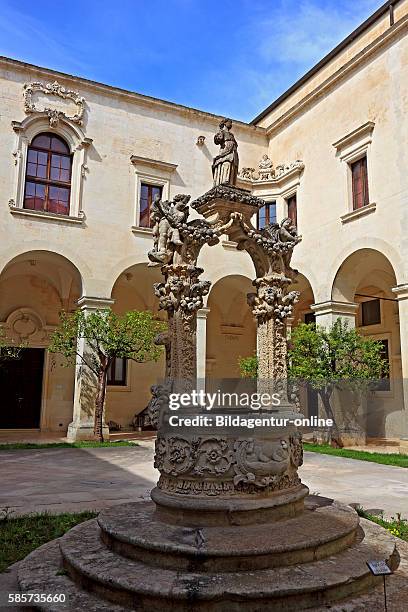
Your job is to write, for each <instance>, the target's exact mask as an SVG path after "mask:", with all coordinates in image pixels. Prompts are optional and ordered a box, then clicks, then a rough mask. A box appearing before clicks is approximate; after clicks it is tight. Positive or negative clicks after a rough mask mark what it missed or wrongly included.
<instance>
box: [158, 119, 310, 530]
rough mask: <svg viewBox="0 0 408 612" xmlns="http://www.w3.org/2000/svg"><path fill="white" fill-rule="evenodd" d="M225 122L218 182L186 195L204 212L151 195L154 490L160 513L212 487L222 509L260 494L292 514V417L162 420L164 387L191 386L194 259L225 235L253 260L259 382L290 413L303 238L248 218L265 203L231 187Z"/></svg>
mask: <svg viewBox="0 0 408 612" xmlns="http://www.w3.org/2000/svg"><path fill="white" fill-rule="evenodd" d="M230 130H231V122H230V121H229V120H225V121H222V122H221V124H220V132H218V133H217V134H216V136H215V138H214V140H215V142H216V143H217V144H220V146H221V152H220V154H219V155H217V156H216V157H215V159H214V164H213V174H214V179H215V183H216V184H215V186H214V187H213V188H212V189H211V190H210V191H208V192H207V193H205V194H204V195H203V196H201V197H200V198H198V199H197V200H196V201H195V202H193V203H192V208H194V209H195V210H196V211H197V212H198V213H200V214H201V215H203V216H204V219H202V218H200V219H193V220H191V221H188V216H189V207H188V201H189V196H182V195H177V196H176V197H175V198H174V201H173V202H161V201H160V200H157V201H156V202H155V203H154V207H153V214H154V220H155V226H154V230H153V233H154V236H155V242H154V248H153V249H152V250H151V251H150V252H149V254H148V256H149V259H150V261H151V262H152V264H153V265H154V264H156V265H157V264H163V265H162V268H161V269H162V273H163V276H164V282H163V283H158V284H156V285H155V287H154V289H155V293H156V295H157V296H158V298H159V301H160V307H161V308H163V309H165V310H167V312H168V318H169V344H170V356H171V358H170V367H169V369H168V372H167V383H166V384H165V385H159V386H156V387H154V388H153V395H154V397H153V400H152V402H151V404H150V412H151V419H152V421H153V423H155V424H156V426H158V427H159V432H158V437H157V444H156V457H155V466H156V467H157V468H158V469H159V471H160V473H161V476H160V479H159V482H158V486H157V488H156V489H155V490H154V491H153V493H152V498H153V499H154V501H155V502H156V503H157V504H158V505H159V506H160V512H162V513H165V512H167V513H168V512H171V513H172V514H175V513H177V512H178V511H179V510H180V509H181V508H183V509H184V511H186V509H187V508H189V509H190V511H191V512H195V511H196V510H198V507H196V502H197V503H198V505H199V506H200V503H201V502H203V503H205V502H206V501H208V498H209V496H214V495H216V496H217V498H218V499H217V510H216V512H217V513H218V515H219V516H221V515H222V513H223V512H224V511H225V509H226V507H229V508H230V510H231V506H230V505H231V503H232V501H233V504H234V507H236V512H238V513H239V511H240V508H241V507H245V508H246V510H245V513H247V512H248V502H249V501H250V500H256V499H258V500H259V499H262V506H263V508H264V511H266V509H267V508H268V511H269V512H270V514H271V516H272V515H274V514H276V515H279V516H282V515H283V514H284V513H285V512H287V513H288V514H290V515H293V514H295V513H296V512H299V511H301V509H302V508H303V498H304V497H305V496H306V494H307V488H306V487H304V486H303V485H302V484H301V483H300V480H299V478H298V475H297V468H298V467H299V465H300V464H301V461H302V444H301V438H300V435H299V433H298V432H297V431H296V428H295V427H294V426H293V425H290V424H289V425H288V426H287V427H284V428H271V429H269V430H267V429H265V428H263V429H262V431H258V432H256V436H254V435H252V434H251V435H249V434H247V435H246V436H245V435H242V433H240V432H237V431H236V430H234V431H230V432H228V431H225V432H224V433H223V435H217V432H215V431H214V429H212V430H207V431H205V430H202V429H201V430H200V429H194V430H190V431H187V430H184V431H183V432H182V434H181V433H178V431H177V430H175V429H171V428H169V427H168V426H167V421H166V417H167V418H168V411H167V414H166V411H165V410H164V409H163V408H164V407H165V406H166V400H167V394H168V393H169V392H170V388H171V391H173V392H174V391H177V390H178V391H185V390H189V389H192V388H193V387H194V385H195V384H196V357H195V353H196V342H195V340H196V314H197V310H198V309H199V308H202V306H203V295H205V294H206V293H208V291H209V288H210V282H209V281H200V280H199V276H200V275H201V274H202V272H203V270H202V269H201V268H198V267H197V258H198V255H199V252H200V249H201V247H202V246H203V245H204V244H208V245H210V246H211V245H215V244H217V243H218V242H219V238H220V237H221V236H222V235H225V234H226V235H227V236H228V238H229V239H230V240H232V241H235V242H236V244H237V249H238V250H245V251H247V252H248V253H249V255H250V256H251V258H252V261H253V263H254V268H255V273H256V278H255V279H254V281H253V285H254V289H255V291H254V293H251V294H249V295H248V303H249V305H250V306H251V308H252V312H253V315H254V317H255V319H256V321H257V324H258V358H259V389H258V390H259V391H260V392H264V393H266V392H269V394H270V395H272V393H273V392H276V391H277V389H279V392H280V397H281V402H280V406H279V409H278V410H276V408H275V409H274V410H275V412H276V413H277V416H279V415H281V416H282V415H285V416H286V417H287V418H288V419H290V418H291V417H292V419H293V418H294V416H295V409H294V407H293V406H291V405H290V403H289V401H288V397H287V393H286V377H287V371H286V319H287V317H290V316H291V314H292V307H293V304H294V303H295V302H296V300H297V298H298V293H297V292H296V291H290V290H289V287H290V285H291V284H292V283H293V282H294V278H295V276H296V270H293V269H292V268H291V266H290V260H291V256H292V252H293V249H294V247H295V246H296V244H297V243H298V242H299V241H300V237H299V236H298V235H297V231H296V228H295V227H294V226H293V225H292V223H291V221H290V219H284V220H283V221H282V223H281V224H280V225H279V224H272V225H269V226H267V227H265V228H264V229H261V230H258V229H257V228H255V227H254V226H253V224H252V221H251V220H252V218H253V217H254V215H256V213H257V212H258V210H259V208H261V207H262V206H264V205H265V202H264V201H263V200H261V199H259V198H256V197H254V196H253V195H251V193H250V192H248V191H246V190H243V189H239V188H237V187H236V186H235V185H234V183H235V180H236V176H237V163H238V156H237V152H236V148H237V143H236V141H235V138H234V136H233V134H232V132H231V131H230ZM221 166H222V167H221ZM279 381H280V385H279ZM175 385H178V387H177V388H175ZM271 409H272V406H269V407H267V412H270V411H271ZM248 416H249V417H253V416H254V414H253V412H251V414H249V415H248ZM296 416H298V415H296ZM159 420H160V422H159ZM279 492H281V494H282V495H279V494H278V493H279ZM224 502H225V503H224ZM169 507H170V508H173V509H172V510H169ZM214 512H215V508H214ZM214 516H215V514H214V515H213V518H214ZM196 520H198V518H197V517H196ZM220 520H221V519H220Z"/></svg>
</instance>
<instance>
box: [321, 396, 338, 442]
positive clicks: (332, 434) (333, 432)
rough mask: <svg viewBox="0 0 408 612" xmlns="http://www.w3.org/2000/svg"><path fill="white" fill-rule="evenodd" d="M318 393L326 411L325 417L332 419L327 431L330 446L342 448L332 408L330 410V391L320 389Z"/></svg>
mask: <svg viewBox="0 0 408 612" xmlns="http://www.w3.org/2000/svg"><path fill="white" fill-rule="evenodd" d="M319 395H320V397H321V400H322V403H323V406H324V410H325V412H326V418H327V419H332V421H333V426H332V428H331V429H330V430H329V432H328V433H329V440H328V442H329V444H331V446H334V447H336V448H343V442H342V440H341V436H340V432H339V430H338V427H337V423H336V419H335V417H334V414H333V410H332V407H331V403H330V396H331V393H326V392H324V391H320V392H319Z"/></svg>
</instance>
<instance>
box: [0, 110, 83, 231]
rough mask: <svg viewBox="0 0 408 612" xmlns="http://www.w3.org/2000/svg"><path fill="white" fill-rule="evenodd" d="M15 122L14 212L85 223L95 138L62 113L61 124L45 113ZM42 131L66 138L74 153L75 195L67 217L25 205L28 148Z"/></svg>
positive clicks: (10, 205)
mask: <svg viewBox="0 0 408 612" xmlns="http://www.w3.org/2000/svg"><path fill="white" fill-rule="evenodd" d="M11 125H12V128H13V130H14V132H15V133H16V143H15V148H14V151H13V157H14V164H15V174H14V186H13V196H12V198H11V199H10V200H9V207H10V212H11V213H12V214H20V215H25V216H30V217H37V218H47V219H58V220H66V221H71V222H77V223H82V222H83V221H84V219H85V214H84V211H83V210H82V194H83V183H84V179H85V176H86V172H87V170H88V166H87V150H88V148H89V146H90V144H91V143H92V139H91V138H87V137H86V136H85V135H84V133H83V131H82V129H81V128H80V127H79V126H78V125H76V124H75V123H73V122H72V121H69V120H68V119H64V118H63V117H61V116H60V117H59V120H58V124H57V126H55V125H50V120H49V117H48V116H47V115H45V114H39V115H30V116H28V117H26V118H25V119H24V120H23V121H12V123H11ZM41 132H51V133H53V134H56V135H57V136H60V137H62V138H64V140H65V141H66V142H67V144H68V146H69V149H70V152H71V154H72V172H71V195H70V202H69V215H67V216H65V215H57V214H55V213H48V212H42V211H35V210H28V209H25V208H24V186H25V180H26V167H27V151H28V147H29V145H30V143H31V141H32V139H33V138H34V137H35V136H37V135H38V134H40V133H41Z"/></svg>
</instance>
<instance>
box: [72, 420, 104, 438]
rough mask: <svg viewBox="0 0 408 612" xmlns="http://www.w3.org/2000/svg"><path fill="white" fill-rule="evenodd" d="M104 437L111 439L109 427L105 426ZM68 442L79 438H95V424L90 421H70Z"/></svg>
mask: <svg viewBox="0 0 408 612" xmlns="http://www.w3.org/2000/svg"><path fill="white" fill-rule="evenodd" d="M103 439H104V440H109V427H108V426H107V425H105V426H104V427H103ZM67 440H68V442H77V441H79V440H95V434H94V426H93V424H90V423H81V422H80V423H74V422H72V423H70V424H69V425H68V431H67Z"/></svg>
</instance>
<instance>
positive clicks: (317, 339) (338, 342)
mask: <svg viewBox="0 0 408 612" xmlns="http://www.w3.org/2000/svg"><path fill="white" fill-rule="evenodd" d="M381 351H382V345H381V343H380V342H378V341H376V340H373V339H372V338H367V337H365V336H362V335H361V334H359V333H358V331H357V330H356V329H355V328H351V327H348V325H347V322H344V321H342V320H341V319H340V318H338V319H337V321H336V322H335V323H334V324H333V325H332V326H331V327H330V328H328V329H326V328H324V327H320V326H316V325H315V324H314V323H309V324H305V323H301V324H299V325H298V326H297V327H295V328H294V329H293V330H292V333H291V338H290V343H289V350H288V375H289V378H290V379H292V380H295V381H304V382H306V383H308V384H309V385H310V386H311V387H312V388H313V389H315V390H316V391H317V393H318V395H319V397H320V399H321V402H322V404H323V407H324V409H325V412H326V417H327V418H330V419H332V420H333V422H334V423H335V418H334V414H333V409H332V405H331V399H332V395H333V391H334V389H336V388H338V389H341V388H344V387H345V386H347V388H348V389H350V390H351V391H353V392H361V391H363V390H367V389H369V388H373V387H374V386H375V384H376V383H377V382H378V380H379V379H380V378H382V377H383V376H385V375H386V374H387V373H388V363H387V361H386V360H385V359H383V357H382V354H381ZM331 437H332V439H333V440H335V441H336V442H337V443H338V444H339V445H340V446H341V440H340V437H339V435H338V433H337V430H336V427H335V426H334V428H333V429H332V436H331Z"/></svg>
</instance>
